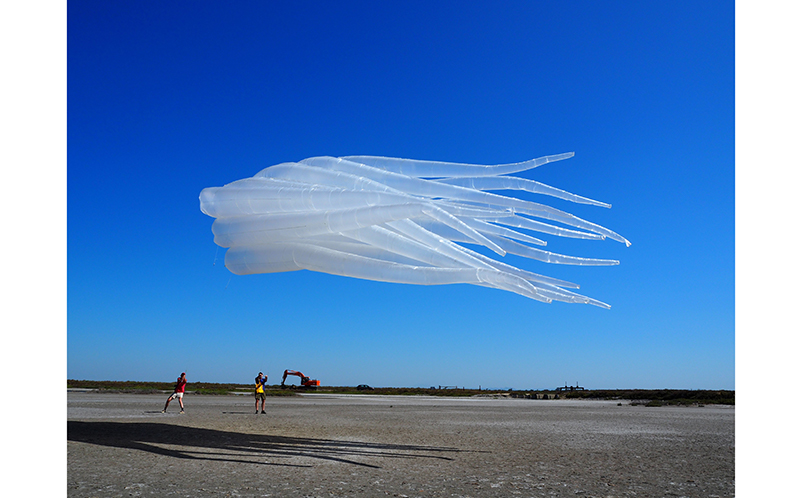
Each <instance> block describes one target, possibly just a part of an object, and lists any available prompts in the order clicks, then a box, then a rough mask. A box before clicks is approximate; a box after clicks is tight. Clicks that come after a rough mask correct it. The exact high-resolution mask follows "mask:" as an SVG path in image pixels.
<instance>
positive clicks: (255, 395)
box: [254, 393, 267, 401]
mask: <svg viewBox="0 0 802 498" xmlns="http://www.w3.org/2000/svg"><path fill="white" fill-rule="evenodd" d="M254 397H255V398H256V400H257V401H259V400H260V399H261V400H262V401H264V400H265V399H266V398H267V396H265V393H254Z"/></svg>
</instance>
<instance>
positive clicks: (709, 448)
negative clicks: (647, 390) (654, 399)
mask: <svg viewBox="0 0 802 498" xmlns="http://www.w3.org/2000/svg"><path fill="white" fill-rule="evenodd" d="M166 398H167V394H164V395H144V394H110V393H95V392H69V393H68V396H67V404H68V410H67V418H68V421H67V439H68V441H67V461H68V469H67V495H68V496H70V497H111V496H125V497H128V496H191V497H198V496H201V497H202V496H248V497H250V496H254V497H256V496H273V497H285V496H287V497H294V496H299V497H300V496H304V497H330V496H366V497H368V496H399V497H404V496H406V497H418V496H421V497H423V496H436V497H441V496H442V497H491V496H521V497H529V496H572V497H611V496H612V497H624V496H642V497H652V496H677V497H682V496H687V497H705V498H711V497H725V496H733V495H734V493H735V462H734V459H735V441H734V439H735V409H734V408H733V407H731V406H712V405H709V406H704V407H645V406H631V405H630V404H629V403H628V402H626V401H623V402H621V404H620V405H619V403H618V402H616V401H586V400H585V401H579V400H576V401H572V400H528V399H493V398H464V399H461V398H445V397H424V396H376V395H327V394H304V395H302V396H296V397H274V398H268V400H267V407H266V411H267V414H265V415H262V414H254V400H253V398H252V397H250V396H235V395H230V396H212V395H203V396H202V395H192V394H191V393H188V394H187V395H186V397H185V405H186V413H185V414H179V413H178V410H179V407H178V404H177V402H175V401H174V402H172V403H171V404H170V409H169V411H168V413H166V414H163V413H161V409H162V407H163V406H164V401H165V400H166Z"/></svg>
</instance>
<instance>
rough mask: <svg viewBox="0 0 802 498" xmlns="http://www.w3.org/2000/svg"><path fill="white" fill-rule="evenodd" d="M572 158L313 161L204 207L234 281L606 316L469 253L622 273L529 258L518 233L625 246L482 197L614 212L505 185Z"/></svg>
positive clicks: (213, 193)
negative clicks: (483, 295) (571, 308)
mask: <svg viewBox="0 0 802 498" xmlns="http://www.w3.org/2000/svg"><path fill="white" fill-rule="evenodd" d="M572 156H573V153H567V154H558V155H554V156H546V157H542V158H538V159H533V160H531V161H525V162H521V163H515V164H502V165H493V166H482V165H475V164H459V163H445V162H438V161H417V160H411V159H397V158H387V157H373V156H349V157H344V158H335V157H313V158H309V159H304V160H302V161H300V162H297V163H282V164H278V165H275V166H271V167H269V168H265V169H264V170H262V171H260V172H259V173H257V174H256V175H255V176H254V177H252V178H246V179H242V180H238V181H235V182H232V183H230V184H228V185H225V186H223V187H210V188H207V189H204V190H203V191H202V192H201V194H200V206H201V211H202V212H203V213H205V214H207V215H209V216H211V217H213V218H216V219H215V221H214V223H213V224H212V232H213V233H214V236H215V238H214V241H215V243H217V244H218V245H220V246H221V247H226V248H228V252H227V253H226V257H225V261H226V267H227V268H228V269H229V270H230V271H231V272H233V273H235V274H237V275H248V274H254V273H274V272H284V271H294V270H304V269H305V270H312V271H319V272H323V273H330V274H334V275H342V276H347V277H354V278H362V279H368V280H378V281H384V282H397V283H410V284H418V285H441V284H452V283H468V284H475V285H481V286H484V287H491V288H495V289H501V290H505V291H509V292H514V293H516V294H520V295H522V296H525V297H528V298H530V299H535V300H537V301H542V302H546V303H548V302H551V301H553V300H556V301H563V302H568V303H586V304H593V305H595V306H600V307H604V308H609V306H608V305H607V304H605V303H602V302H600V301H597V300H595V299H591V298H588V297H586V296H582V295H580V294H577V293H575V292H573V291H569V290H567V289H569V288H573V289H576V288H578V287H579V286H578V285H576V284H573V283H571V282H566V281H563V280H559V279H554V278H551V277H546V276H543V275H539V274H537V273H533V272H530V271H528V270H523V269H520V268H516V267H514V266H512V265H510V264H508V263H504V262H502V261H499V260H495V259H493V258H490V257H488V256H485V255H483V254H481V253H479V252H476V251H474V250H472V249H470V248H469V247H467V246H465V245H464V244H475V245H480V246H484V247H486V248H489V249H490V250H492V251H494V252H495V253H496V254H498V255H499V256H502V257H503V256H504V255H505V254H507V253H510V254H516V255H518V256H523V257H525V258H529V259H533V260H537V261H542V262H546V263H558V264H569V265H597V266H598V265H605V266H607V265H616V264H618V261H615V260H606V259H595V258H584V257H576V256H567V255H563V254H556V253H553V252H550V251H545V250H543V249H538V248H535V247H532V246H533V245H536V246H545V245H546V242H545V241H543V240H541V239H538V238H536V237H533V236H531V235H529V234H527V233H524V232H523V231H522V230H526V231H534V232H540V233H545V234H549V235H554V236H558V237H572V238H584V239H597V240H603V239H605V238H610V239H612V240H616V241H618V242H622V243H624V244H626V245H627V246H629V245H630V243H629V241H628V240H626V239H625V238H623V237H621V236H620V235H618V234H617V233H615V232H613V231H611V230H609V229H607V228H604V227H601V226H599V225H596V224H594V223H591V222H589V221H585V220H583V219H581V218H578V217H576V216H573V215H571V214H569V213H566V212H564V211H561V210H558V209H555V208H552V207H550V206H547V205H544V204H540V203H537V202H533V201H528V200H523V199H518V198H515V197H509V196H505V195H499V194H495V193H490V192H486V190H494V191H499V190H519V191H525V192H528V193H534V194H543V195H548V196H552V197H557V198H560V199H564V200H568V201H571V202H577V203H583V204H590V205H595V206H600V207H606V208H609V207H610V205H609V204H606V203H603V202H599V201H594V200H592V199H588V198H585V197H581V196H578V195H575V194H572V193H570V192H566V191H564V190H560V189H557V188H554V187H550V186H548V185H544V184H542V183H539V182H535V181H532V180H528V179H523V178H518V177H514V176H505V175H509V174H511V173H515V172H519V171H524V170H527V169H531V168H534V167H537V166H540V165H542V164H545V163H548V162H552V161H558V160H562V159H567V158H569V157H572ZM533 218H537V219H533ZM544 220H546V221H544ZM549 222H557V223H559V224H561V225H565V226H558V225H554V224H552V223H549Z"/></svg>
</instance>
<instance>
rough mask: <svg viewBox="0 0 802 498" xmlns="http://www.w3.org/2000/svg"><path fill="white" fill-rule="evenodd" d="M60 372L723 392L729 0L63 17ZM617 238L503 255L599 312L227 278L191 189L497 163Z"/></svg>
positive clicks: (356, 5) (731, 299) (464, 293)
mask: <svg viewBox="0 0 802 498" xmlns="http://www.w3.org/2000/svg"><path fill="white" fill-rule="evenodd" d="M67 13H68V24H67V56H68V61H67V71H68V73H67V76H68V79H67V105H68V114H67V131H68V135H67V341H66V342H67V376H68V378H73V379H96V380H102V379H110V380H145V381H172V380H173V379H175V377H176V376H177V375H178V374H179V373H180V372H182V371H186V372H187V374H188V377H189V379H190V381H206V382H242V383H246V382H250V381H251V379H252V378H253V377H254V376H255V374H256V373H257V372H258V371H260V370H261V371H265V372H269V373H270V380H271V381H272V382H279V381H280V376H281V372H282V371H283V370H284V369H287V368H289V369H295V370H301V371H303V372H304V373H305V374H307V375H310V376H312V377H313V378H317V379H320V380H321V382H322V383H323V384H324V385H356V384H361V383H368V384H371V385H376V386H425V387H428V386H431V385H459V386H465V387H477V386H479V385H481V386H482V387H495V388H508V387H511V388H516V389H529V388H553V387H556V386H560V385H563V384H564V383H569V384H575V383H576V382H579V383H580V385H582V386H585V387H588V388H594V389H601V388H647V389H651V388H688V389H734V386H735V199H734V197H735V107H734V106H735V79H734V78H735V38H734V6H733V5H732V4H731V3H728V2H634V1H626V2H612V3H610V2H607V3H602V2H591V1H586V2H523V1H521V2H503V3H498V4H492V5H491V4H490V3H486V2H434V4H432V3H431V2H399V3H395V4H390V3H386V2H356V1H354V2H237V3H233V4H232V3H225V2H203V1H202V2H148V1H145V2H142V1H137V2H132V1H121V2H107V1H71V2H69V5H68V11H67ZM568 151H573V152H575V153H576V156H575V157H574V158H572V159H569V160H567V161H563V162H559V163H554V164H549V165H546V166H543V167H541V168H538V169H536V170H533V171H531V172H528V173H526V176H527V177H528V178H532V179H535V180H538V181H541V182H543V183H546V184H549V185H552V186H555V187H558V188H561V189H564V190H568V191H570V192H574V193H576V194H579V195H583V196H587V197H591V198H594V199H598V200H601V201H605V202H609V203H611V204H612V205H613V207H612V209H610V210H607V209H604V208H597V207H591V206H581V205H572V204H567V203H561V201H550V204H551V205H554V206H555V207H558V208H563V209H566V210H568V211H569V212H572V213H574V214H576V215H578V216H581V217H584V218H586V219H589V220H590V221H594V222H597V223H599V224H601V225H604V226H606V227H608V228H610V229H612V230H615V231H617V232H618V233H620V234H622V235H623V236H625V237H626V238H627V239H629V240H630V241H632V246H631V247H629V248H626V247H624V246H623V245H621V244H618V243H615V242H612V241H603V242H598V241H576V240H559V239H554V238H549V239H548V241H549V248H550V249H551V250H554V251H556V252H563V253H566V254H571V255H577V256H586V257H605V258H614V259H618V260H620V261H621V264H620V265H619V266H615V267H599V268H587V267H584V268H575V267H568V266H558V265H546V264H542V263H537V262H531V263H522V264H523V265H525V266H526V268H527V269H530V270H532V271H536V272H539V273H543V274H546V275H550V276H554V277H558V278H563V279H566V280H570V281H573V282H577V283H579V284H580V285H581V286H582V287H581V292H582V293H584V294H587V295H589V296H591V297H594V298H597V299H599V300H601V301H604V302H607V303H609V304H611V305H612V309H610V310H603V309H600V308H596V307H592V306H583V305H568V304H564V303H553V304H550V305H546V304H542V303H538V302H534V301H531V300H528V299H525V298H522V297H520V296H517V295H513V294H510V293H506V292H502V291H497V290H491V289H486V288H482V287H476V286H468V285H450V286H434V287H424V286H412V285H401V284H388V283H378V282H369V281H363V280H356V279H348V278H343V277H335V276H330V275H323V274H317V273H311V272H292V273H284V274H272V275H252V276H235V275H232V274H231V273H230V272H228V270H226V268H225V267H224V265H223V257H224V249H222V248H219V249H218V248H217V246H215V244H214V242H213V240H212V238H213V236H212V233H211V224H212V221H213V220H212V218H209V217H207V216H205V215H204V214H202V213H201V212H200V210H199V203H198V194H199V193H200V191H201V190H202V189H203V188H205V187H210V186H220V185H224V184H226V183H229V182H231V181H234V180H237V179H240V178H244V177H248V176H252V175H254V174H255V173H257V172H258V171H259V170H261V169H262V168H264V167H267V166H269V165H272V164H277V163H281V162H286V161H296V160H300V159H303V158H306V157H311V156H317V155H333V156H342V155H356V154H370V155H385V156H393V157H408V158H415V159H433V160H443V161H457V162H469V163H501V162H517V161H522V160H526V159H531V158H534V157H538V156H542V155H548V154H556V153H562V152H568Z"/></svg>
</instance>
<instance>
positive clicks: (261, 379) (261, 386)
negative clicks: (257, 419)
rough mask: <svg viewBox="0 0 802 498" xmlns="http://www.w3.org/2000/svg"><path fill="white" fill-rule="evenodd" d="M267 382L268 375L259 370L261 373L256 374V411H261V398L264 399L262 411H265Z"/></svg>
mask: <svg viewBox="0 0 802 498" xmlns="http://www.w3.org/2000/svg"><path fill="white" fill-rule="evenodd" d="M265 382H267V375H263V374H262V372H259V375H257V376H256V391H255V392H254V396H256V413H259V400H262V413H265V398H266V396H265Z"/></svg>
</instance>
